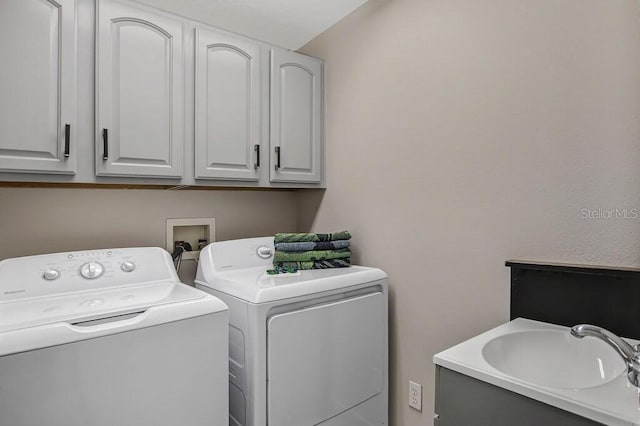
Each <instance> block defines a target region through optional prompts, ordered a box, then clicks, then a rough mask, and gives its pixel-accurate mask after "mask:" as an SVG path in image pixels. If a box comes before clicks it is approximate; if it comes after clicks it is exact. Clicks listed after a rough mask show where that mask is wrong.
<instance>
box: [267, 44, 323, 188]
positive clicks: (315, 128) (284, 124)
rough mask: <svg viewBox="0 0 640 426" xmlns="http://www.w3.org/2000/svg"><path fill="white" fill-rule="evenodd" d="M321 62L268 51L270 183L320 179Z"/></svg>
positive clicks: (281, 51)
mask: <svg viewBox="0 0 640 426" xmlns="http://www.w3.org/2000/svg"><path fill="white" fill-rule="evenodd" d="M322 93H323V64H322V61H320V60H318V59H315V58H311V57H309V56H305V55H300V54H298V53H295V52H289V51H286V50H283V49H277V48H274V49H272V50H271V104H270V105H271V108H270V112H271V128H270V134H271V155H270V163H271V164H270V166H271V167H270V180H271V181H272V182H309V183H316V182H320V181H321V179H322V138H323V131H322V128H323V99H322Z"/></svg>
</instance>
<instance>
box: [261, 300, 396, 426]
mask: <svg viewBox="0 0 640 426" xmlns="http://www.w3.org/2000/svg"><path fill="white" fill-rule="evenodd" d="M384 315H385V310H384V295H383V294H382V293H379V292H378V293H372V294H368V295H364V296H359V297H355V298H351V299H345V300H340V301H336V302H332V303H329V304H325V305H319V306H314V307H311V308H306V309H300V310H297V311H293V312H287V313H284V314H279V315H274V316H273V317H271V318H270V319H269V321H268V345H267V347H268V349H267V357H268V358H267V368H268V371H267V374H268V385H267V399H268V418H269V422H268V424H269V426H291V425H296V426H307V425H317V424H318V423H321V422H323V421H325V420H327V419H329V418H331V417H333V416H336V415H338V414H340V413H342V412H344V411H347V410H349V409H350V408H352V407H354V406H355V405H358V404H360V403H361V402H363V401H365V400H367V399H369V398H371V397H373V396H375V395H377V394H378V393H380V392H381V391H382V389H383V383H384V377H383V374H384V362H385V359H384V354H385V348H384V344H385V330H384V326H385V321H384Z"/></svg>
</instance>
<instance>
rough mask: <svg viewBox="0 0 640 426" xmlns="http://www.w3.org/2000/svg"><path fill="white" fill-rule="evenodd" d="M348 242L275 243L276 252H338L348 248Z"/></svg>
mask: <svg viewBox="0 0 640 426" xmlns="http://www.w3.org/2000/svg"><path fill="white" fill-rule="evenodd" d="M349 245H350V243H349V241H347V240H337V241H318V242H315V241H304V242H299V243H276V250H280V251H310V250H338V249H342V248H349Z"/></svg>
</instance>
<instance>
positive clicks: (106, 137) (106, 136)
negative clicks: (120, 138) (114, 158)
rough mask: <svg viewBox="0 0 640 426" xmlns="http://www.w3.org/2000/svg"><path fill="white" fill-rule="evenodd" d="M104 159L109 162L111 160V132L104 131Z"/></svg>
mask: <svg viewBox="0 0 640 426" xmlns="http://www.w3.org/2000/svg"><path fill="white" fill-rule="evenodd" d="M102 159H103V160H104V161H107V160H108V159H109V131H108V130H107V129H102Z"/></svg>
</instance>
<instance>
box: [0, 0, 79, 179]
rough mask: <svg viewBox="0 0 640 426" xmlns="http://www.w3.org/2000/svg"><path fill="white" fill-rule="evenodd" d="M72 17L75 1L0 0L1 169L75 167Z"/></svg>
mask: <svg viewBox="0 0 640 426" xmlns="http://www.w3.org/2000/svg"><path fill="white" fill-rule="evenodd" d="M75 19H76V4H75V0H56V1H53V0H1V1H0V30H1V31H2V35H3V36H2V37H0V52H1V53H2V65H0V129H1V131H2V136H0V171H13V172H27V173H62V174H74V173H75V171H76V164H77V162H76V157H77V149H76V148H77V146H76V138H75V133H74V132H75V130H76V122H75V121H76V120H75V113H76V112H75V108H76V99H75V84H76V55H77V50H76V23H75Z"/></svg>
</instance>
